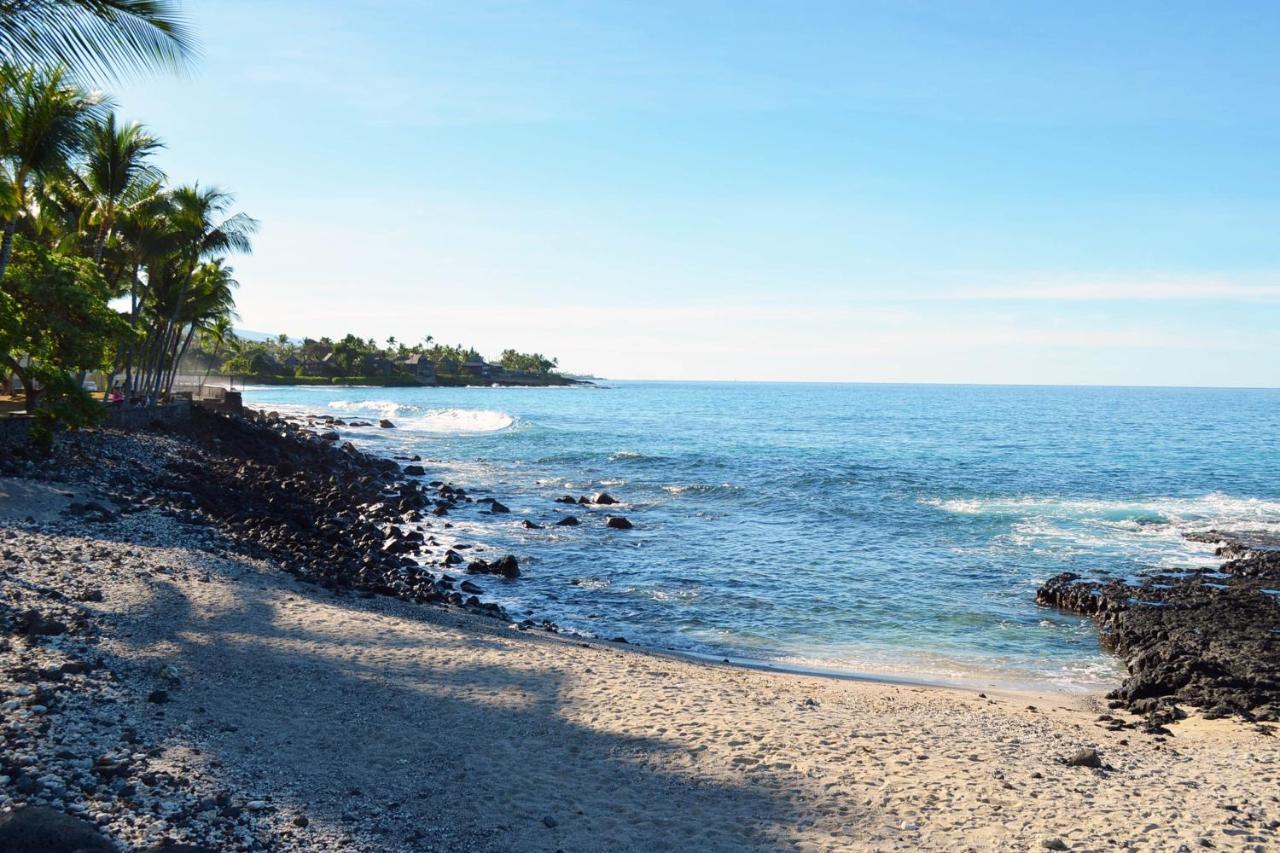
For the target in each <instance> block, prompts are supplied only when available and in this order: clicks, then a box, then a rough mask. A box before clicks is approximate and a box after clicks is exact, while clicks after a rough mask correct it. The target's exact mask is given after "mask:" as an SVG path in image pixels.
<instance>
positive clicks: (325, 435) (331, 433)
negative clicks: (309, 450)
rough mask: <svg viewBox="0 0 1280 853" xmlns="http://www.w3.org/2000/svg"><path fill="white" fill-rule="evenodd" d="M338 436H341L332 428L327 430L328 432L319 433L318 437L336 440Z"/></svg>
mask: <svg viewBox="0 0 1280 853" xmlns="http://www.w3.org/2000/svg"><path fill="white" fill-rule="evenodd" d="M340 437H341V436H339V435H338V434H337V433H336V432H334V431H333V430H330V431H328V432H322V433H320V438H321V439H322V440H323V441H337V440H338V439H339V438H340Z"/></svg>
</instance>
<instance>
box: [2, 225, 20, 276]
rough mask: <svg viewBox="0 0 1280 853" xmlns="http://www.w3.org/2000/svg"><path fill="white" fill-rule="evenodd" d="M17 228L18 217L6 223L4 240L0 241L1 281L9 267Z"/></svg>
mask: <svg viewBox="0 0 1280 853" xmlns="http://www.w3.org/2000/svg"><path fill="white" fill-rule="evenodd" d="M17 230H18V219H17V217H14V218H13V219H10V220H9V221H8V222H6V223H5V224H4V240H3V242H0V281H4V273H5V270H7V269H8V268H9V258H10V257H11V256H12V255H13V234H14V232H15V231H17Z"/></svg>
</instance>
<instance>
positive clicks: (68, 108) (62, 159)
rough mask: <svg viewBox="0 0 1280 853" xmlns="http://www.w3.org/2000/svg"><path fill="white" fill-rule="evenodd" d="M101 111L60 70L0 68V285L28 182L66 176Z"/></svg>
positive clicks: (96, 99)
mask: <svg viewBox="0 0 1280 853" xmlns="http://www.w3.org/2000/svg"><path fill="white" fill-rule="evenodd" d="M0 2H3V0H0ZM106 108H107V102H106V100H105V99H104V98H103V97H102V96H100V95H97V94H90V93H87V92H85V91H84V90H83V89H81V88H80V87H79V86H77V85H75V84H74V83H72V82H71V81H70V80H68V79H67V76H66V74H65V72H64V71H62V70H61V69H58V68H54V69H37V68H27V69H17V68H14V67H13V66H10V65H4V66H0V185H2V187H0V189H2V190H3V199H0V203H2V204H3V207H0V215H2V216H3V221H4V237H3V242H2V243H0V282H2V281H3V280H4V272H5V268H6V267H7V266H8V265H9V256H10V254H11V252H12V250H13V235H14V233H15V231H16V230H17V226H18V220H19V218H21V217H23V216H25V215H26V214H27V213H28V212H29V210H28V208H29V206H30V201H31V198H30V193H31V188H32V185H33V183H34V182H35V181H46V180H51V179H54V178H57V177H62V176H64V175H66V174H68V172H69V170H70V169H71V165H72V162H73V160H74V158H75V157H76V156H77V154H78V153H79V152H80V150H81V149H82V147H83V145H84V142H85V139H86V136H87V133H88V129H89V127H90V126H91V125H92V124H93V122H94V121H95V120H96V119H98V117H99V116H100V115H101V114H102V113H103V111H104V110H105V109H106Z"/></svg>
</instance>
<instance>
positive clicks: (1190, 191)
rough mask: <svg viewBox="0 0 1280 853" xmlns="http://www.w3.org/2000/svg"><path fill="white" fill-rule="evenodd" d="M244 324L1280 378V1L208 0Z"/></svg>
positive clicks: (618, 372) (187, 129) (722, 370)
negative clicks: (244, 219) (235, 214)
mask: <svg viewBox="0 0 1280 853" xmlns="http://www.w3.org/2000/svg"><path fill="white" fill-rule="evenodd" d="M182 6H183V9H184V10H185V12H186V13H187V15H188V16H189V18H190V19H191V22H192V24H193V26H194V28H195V30H196V32H197V33H198V35H199V39H200V42H201V45H202V48H201V56H200V58H199V60H198V61H197V62H196V63H195V66H194V67H193V69H192V71H191V72H190V73H189V74H187V75H183V76H164V75H159V76H157V75H152V76H148V77H144V78H140V79H137V80H133V81H128V82H126V83H123V84H120V85H116V86H115V87H114V88H113V89H112V91H113V92H114V94H115V96H116V99H117V101H118V102H119V105H120V109H121V112H122V113H123V114H124V115H125V116H127V117H128V118H131V119H136V120H139V121H142V122H143V123H145V124H147V125H148V126H149V127H150V128H151V129H152V130H153V131H154V132H155V133H156V134H157V135H158V136H160V137H161V138H163V139H164V140H165V142H166V144H167V148H166V150H165V151H164V152H163V154H162V155H161V157H160V162H161V165H162V166H164V167H165V168H166V169H167V170H168V171H169V173H170V175H171V176H172V178H173V179H174V180H176V181H194V180H199V181H201V182H202V183H208V184H216V185H218V186H221V187H224V188H226V189H229V190H232V191H233V192H234V193H235V194H236V198H237V202H238V204H239V207H240V208H241V209H243V210H244V211H246V212H248V213H249V214H251V215H253V216H254V217H256V218H258V219H259V220H261V222H262V227H261V232H260V234H259V236H258V238H257V241H256V245H255V249H254V252H253V254H252V255H251V256H245V257H238V258H235V259H234V260H233V262H232V265H233V266H234V267H235V269H236V272H237V278H238V279H239V280H240V282H241V288H240V291H239V294H238V298H237V301H238V305H239V312H240V315H241V320H240V323H239V325H240V326H241V327H243V328H246V329H253V330H257V331H263V332H270V333H285V334H288V335H290V336H292V337H302V336H311V337H319V336H322V335H329V336H334V337H338V336H341V335H343V334H345V333H347V332H354V333H356V334H358V335H360V336H361V337H370V336H373V337H376V338H378V339H379V340H383V339H385V338H386V337H388V336H395V337H396V338H397V339H398V340H402V341H410V342H412V341H418V340H420V339H421V338H422V337H423V336H424V335H432V336H434V338H436V339H437V340H441V341H443V342H446V343H459V342H460V343H465V344H469V345H474V346H475V347H477V348H478V349H479V350H480V351H481V352H483V353H484V354H485V355H486V356H489V357H491V358H492V357H496V356H497V355H498V354H499V352H500V351H501V350H502V349H504V348H507V347H514V348H516V349H520V350H527V351H537V352H541V353H544V354H547V355H550V356H556V357H558V358H559V359H560V363H561V366H562V367H563V368H565V369H567V370H572V371H580V372H590V373H594V374H598V375H601V376H606V377H610V378H618V379H626V378H637V379H639V378H652V379H740V380H821V381H875V382H883V381H889V382H981V383H1032V384H1127V385H1128V384H1132V385H1223V386H1267V387H1275V386H1280V334H1277V331H1276V330H1277V328H1280V168H1278V167H1280V154H1278V153H1277V152H1280V98H1278V97H1277V96H1276V93H1277V92H1280V62H1277V61H1276V60H1275V45H1276V44H1280V4H1276V3H1274V2H1258V3H1252V2H1247V0H1240V2H1233V3H1230V4H1211V3H1203V2H1179V0H1165V2H1144V1H1143V0H1130V2H1126V3H1115V2H1087V0H1086V1H1085V2H1073V3H1025V2H977V1H976V0H974V2H949V3H945V4H943V3H935V2H913V1H912V0H893V2H875V0H839V1H838V2H820V0H799V2H797V0H778V2H758V0H701V2H664V0H643V2H619V1H618V0H610V2H562V0H537V2H532V0H531V2H486V0H466V2H461V0H459V1H458V2H450V3H444V2H439V3H437V2H424V0H347V1H346V2H338V0H184V2H183V3H182Z"/></svg>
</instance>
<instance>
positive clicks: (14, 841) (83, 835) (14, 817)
mask: <svg viewBox="0 0 1280 853" xmlns="http://www.w3.org/2000/svg"><path fill="white" fill-rule="evenodd" d="M115 849H116V847H115V845H114V844H112V843H111V842H110V841H109V840H108V839H107V838H106V836H104V835H102V834H101V833H99V832H98V828H97V827H96V826H94V825H93V824H91V823H89V822H88V821H85V820H81V819H80V818H78V817H72V816H71V815H69V814H64V813H62V812H60V811H56V810H55V809H50V808H46V807H44V806H27V807H26V808H21V809H18V810H17V811H15V812H11V813H10V814H7V815H0V850H3V851H5V853H73V851H99V850H100V851H104V853H114V851H115Z"/></svg>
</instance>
